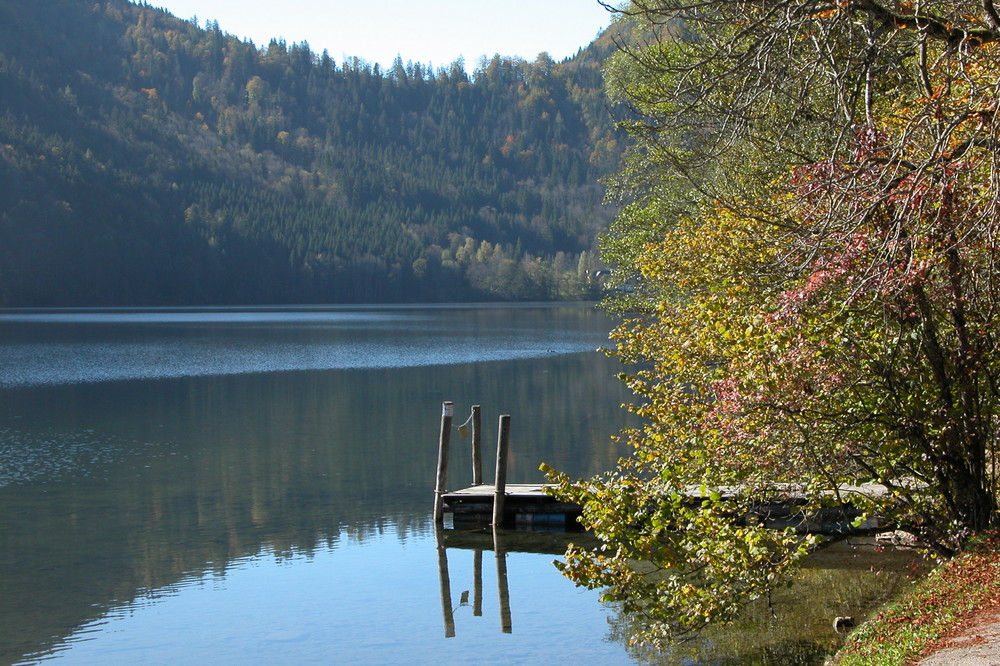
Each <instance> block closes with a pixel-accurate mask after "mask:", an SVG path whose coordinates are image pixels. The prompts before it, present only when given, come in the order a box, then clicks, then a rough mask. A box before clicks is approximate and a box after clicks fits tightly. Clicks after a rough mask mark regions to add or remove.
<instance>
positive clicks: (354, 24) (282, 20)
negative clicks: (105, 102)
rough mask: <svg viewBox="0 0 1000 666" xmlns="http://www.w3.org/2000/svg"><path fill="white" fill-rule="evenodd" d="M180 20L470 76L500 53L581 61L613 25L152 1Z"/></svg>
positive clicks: (559, 8)
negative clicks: (456, 69)
mask: <svg viewBox="0 0 1000 666" xmlns="http://www.w3.org/2000/svg"><path fill="white" fill-rule="evenodd" d="M150 4H151V5H154V6H158V7H163V8H165V9H166V10H167V11H169V12H170V13H171V14H174V15H175V16H178V17H179V18H184V19H190V18H192V17H194V16H197V17H198V20H199V23H200V24H201V25H202V26H204V25H205V22H206V21H208V20H212V19H214V20H217V21H218V22H219V27H220V28H221V29H222V30H223V32H228V33H232V34H234V35H236V36H238V37H243V38H249V39H252V40H253V42H254V44H256V45H257V46H264V45H266V44H267V43H268V42H269V41H270V40H271V38H272V37H281V38H284V39H285V41H286V42H288V43H289V44H292V43H296V42H301V41H307V42H309V46H310V48H312V50H313V51H314V52H316V53H321V52H322V51H323V49H329V51H330V55H331V56H332V57H333V58H334V60H336V61H337V62H338V63H340V62H341V61H342V60H343V59H344V56H358V57H359V58H363V59H365V60H367V61H369V62H372V63H376V62H377V63H379V64H381V65H382V66H383V67H386V66H388V65H391V64H392V61H393V59H394V58H395V57H396V55H397V54H399V55H401V56H402V57H403V61H404V62H406V61H407V60H413V61H414V62H420V63H424V64H426V63H428V62H430V63H433V65H434V66H435V67H442V66H446V65H449V64H451V63H452V62H453V61H454V60H455V59H456V58H458V57H459V56H463V57H464V58H465V61H466V66H467V68H469V69H472V68H474V67H475V65H476V62H477V61H478V59H479V57H480V56H483V55H486V56H492V55H493V54H495V53H499V54H501V55H508V56H521V57H522V58H525V59H526V60H533V59H534V58H535V56H536V55H538V53H540V52H541V51H547V52H548V53H549V55H551V56H552V57H553V58H554V59H556V60H561V59H563V58H565V57H567V56H570V55H573V54H574V53H576V51H577V49H579V48H580V47H581V46H585V45H587V44H589V43H590V41H591V40H593V38H594V37H595V36H597V33H598V32H599V31H600V30H601V29H602V28H604V27H606V26H607V25H608V23H610V20H611V15H610V14H609V13H608V12H607V10H605V9H604V8H603V7H602V6H601V5H600V4H599V3H598V2H597V0H500V1H497V0H151V1H150Z"/></svg>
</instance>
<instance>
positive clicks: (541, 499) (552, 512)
mask: <svg viewBox="0 0 1000 666" xmlns="http://www.w3.org/2000/svg"><path fill="white" fill-rule="evenodd" d="M547 485H548V484H544V483H508V484H506V486H505V488H504V491H503V495H504V502H503V509H502V511H503V523H502V524H503V525H504V526H513V527H520V528H527V529H558V530H560V531H573V530H580V529H581V527H580V524H579V523H578V522H577V521H576V519H577V518H578V517H579V516H580V513H581V510H580V506H579V505H578V504H573V503H569V502H560V501H559V500H557V499H556V498H555V497H553V496H551V495H548V494H546V492H545V487H546V486H547ZM496 491H497V489H496V486H494V485H488V484H481V485H478V486H471V487H469V488H463V489H462V490H456V491H454V492H449V493H445V494H444V496H443V497H442V500H443V502H444V510H445V512H448V513H451V514H452V521H453V523H454V524H455V525H456V526H458V525H463V526H470V527H471V526H484V525H489V524H490V523H491V522H492V520H493V501H494V498H495V496H496Z"/></svg>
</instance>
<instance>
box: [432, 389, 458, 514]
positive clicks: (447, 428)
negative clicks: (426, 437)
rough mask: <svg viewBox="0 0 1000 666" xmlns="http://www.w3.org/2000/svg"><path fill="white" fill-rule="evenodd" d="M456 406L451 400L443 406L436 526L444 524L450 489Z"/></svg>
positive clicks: (435, 486)
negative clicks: (450, 457) (449, 465)
mask: <svg viewBox="0 0 1000 666" xmlns="http://www.w3.org/2000/svg"><path fill="white" fill-rule="evenodd" d="M454 416H455V405H454V403H453V402H451V401H450V400H446V401H445V402H443V403H442V404H441V436H440V438H439V439H438V464H437V482H436V483H435V484H434V524H435V525H441V524H443V523H444V494H445V492H446V491H447V487H448V447H449V446H450V445H451V420H452V418H453V417H454Z"/></svg>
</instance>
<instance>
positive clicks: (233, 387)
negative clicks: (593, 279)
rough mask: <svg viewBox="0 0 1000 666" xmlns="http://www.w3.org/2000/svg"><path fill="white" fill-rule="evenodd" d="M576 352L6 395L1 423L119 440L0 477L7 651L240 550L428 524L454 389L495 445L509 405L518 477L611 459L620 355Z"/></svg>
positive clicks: (2, 630) (6, 655)
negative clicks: (20, 480)
mask: <svg viewBox="0 0 1000 666" xmlns="http://www.w3.org/2000/svg"><path fill="white" fill-rule="evenodd" d="M581 358H583V357H581V356H580V355H571V356H558V355H553V356H551V357H546V358H543V359H537V360H531V361H521V362H513V363H508V362H503V363H486V364H470V365H467V366H447V367H438V368H413V369H399V370H377V371H371V370H369V371H325V372H303V373H278V374H268V375H244V376H229V377H200V378H186V379H169V380H159V381H152V382H127V383H126V382H122V383H107V384H95V385H87V386H55V387H42V388H33V389H26V390H13V391H7V392H5V396H4V397H5V400H4V403H3V405H2V407H0V425H3V421H4V420H6V419H7V418H8V416H9V418H10V419H17V422H18V424H19V425H18V429H19V432H22V433H25V436H30V434H31V433H32V432H36V433H37V432H42V431H43V430H44V431H46V432H49V431H57V430H61V431H63V432H66V433H74V432H82V431H88V432H90V433H92V436H93V437H95V438H98V439H101V438H103V439H104V441H107V442H112V441H113V442H115V451H116V453H115V455H113V456H110V457H97V458H94V459H92V460H89V461H83V462H81V463H80V464H81V465H83V467H81V468H80V469H79V470H77V471H78V473H77V474H67V473H66V472H67V470H61V472H60V477H59V479H45V480H35V481H32V482H30V483H25V484H21V485H11V486H7V487H4V488H0V589H2V590H3V594H2V595H0V617H3V618H4V619H5V620H4V622H3V623H0V661H17V660H18V659H19V658H20V657H21V656H23V655H26V654H30V653H34V652H37V651H39V650H44V649H46V648H47V647H50V646H52V645H53V644H54V643H55V642H57V641H58V640H59V639H60V637H62V636H65V635H67V634H68V633H70V632H71V631H72V630H73V629H75V628H76V627H78V626H80V625H81V624H83V623H85V622H87V621H89V620H93V619H95V618H97V617H100V616H101V615H102V614H103V613H104V612H106V610H107V609H108V608H109V607H111V606H112V605H118V604H121V603H126V602H128V601H130V600H132V599H134V598H136V597H137V596H142V595H145V594H148V593H150V592H151V591H155V590H158V589H161V588H165V587H168V586H170V585H174V584H176V583H177V582H178V581H179V580H182V579H184V578H185V577H189V576H192V575H199V574H201V573H203V572H208V571H212V572H222V571H225V570H226V568H227V567H228V566H229V565H230V564H231V563H232V562H233V561H234V560H238V559H241V558H246V557H250V556H256V555H260V554H273V555H274V556H275V557H286V556H290V555H308V554H310V553H313V552H315V551H316V550H317V549H331V548H336V547H337V545H338V543H340V541H341V540H343V539H345V538H346V539H349V540H351V541H353V542H361V543H364V542H365V541H367V540H369V539H374V538H376V537H377V538H383V537H385V536H386V535H391V536H394V537H395V538H397V539H399V540H401V541H405V540H406V539H408V538H410V537H411V536H415V535H425V534H426V533H427V531H428V530H429V529H430V525H429V512H430V509H431V506H432V499H433V498H432V495H431V493H430V491H429V489H430V488H431V486H432V485H433V475H434V466H435V455H436V448H435V447H436V440H437V428H438V418H439V410H440V402H441V400H442V399H443V398H444V399H454V400H455V401H456V403H457V408H458V409H459V410H465V409H468V406H470V405H471V404H473V403H478V404H482V405H483V410H484V425H485V426H486V427H485V430H486V432H485V433H484V443H485V444H486V448H487V449H490V448H491V446H492V441H493V439H492V438H491V437H492V436H491V434H490V431H491V429H492V428H493V427H495V420H494V419H495V416H494V415H495V414H499V413H500V412H501V411H503V412H505V413H510V414H512V415H513V438H512V447H513V454H512V457H511V467H510V470H511V471H510V477H511V478H512V479H514V480H518V481H521V480H527V479H526V477H529V476H530V477H533V478H537V477H538V476H540V475H539V474H538V472H537V469H536V468H537V465H538V463H539V462H541V461H543V460H546V461H553V462H555V463H556V464H559V465H560V466H561V467H563V468H567V469H571V470H574V471H578V472H579V473H580V474H589V473H595V472H597V471H599V470H601V469H605V468H607V467H609V466H610V465H611V464H612V463H613V462H614V460H615V459H617V457H618V455H619V452H618V451H616V450H615V449H614V447H613V446H612V445H611V444H610V442H609V437H610V435H611V434H613V433H614V432H616V431H617V430H618V428H619V427H620V426H621V425H622V421H623V419H624V418H625V417H624V415H623V414H621V413H620V412H619V411H618V410H617V407H616V405H617V404H619V403H620V402H621V401H622V400H621V397H620V396H619V393H618V392H617V391H618V389H619V387H618V385H617V382H616V381H615V380H614V379H613V378H612V375H613V372H614V370H615V367H616V366H615V362H614V361H608V360H606V359H603V357H600V356H599V355H597V354H594V355H592V356H590V357H587V359H586V362H581ZM609 392H610V393H609ZM33 424H35V425H33ZM467 441H468V440H464V442H467ZM121 442H126V443H135V445H134V446H132V445H129V446H122V445H121ZM462 446H463V444H461V443H460V444H458V445H457V446H456V448H457V450H456V451H455V452H454V453H453V456H454V457H453V461H454V462H453V468H452V469H453V470H455V473H454V474H455V477H456V480H455V482H454V484H453V485H454V486H455V487H458V485H459V484H461V483H463V482H464V479H463V474H468V470H467V468H468V467H469V465H467V464H465V459H464V457H465V456H467V451H466V450H465V449H463V448H462ZM490 455H491V453H490V451H489V450H487V451H484V456H486V457H487V459H489V458H488V456H490ZM87 465H90V467H87ZM70 472H72V470H70Z"/></svg>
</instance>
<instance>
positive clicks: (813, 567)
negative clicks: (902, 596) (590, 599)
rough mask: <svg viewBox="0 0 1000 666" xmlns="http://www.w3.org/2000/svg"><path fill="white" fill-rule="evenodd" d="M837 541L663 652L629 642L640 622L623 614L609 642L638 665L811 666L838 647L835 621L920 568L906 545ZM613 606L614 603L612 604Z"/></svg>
mask: <svg viewBox="0 0 1000 666" xmlns="http://www.w3.org/2000/svg"><path fill="white" fill-rule="evenodd" d="M854 542H855V543H856V544H858V545H851V543H850V542H847V541H845V542H840V543H837V544H834V545H833V546H831V547H829V548H827V549H825V550H822V551H820V552H819V553H817V554H816V555H813V556H811V557H810V559H809V560H807V561H806V564H805V566H804V567H803V568H802V570H801V571H800V572H798V575H797V577H796V578H795V580H793V581H792V582H791V584H790V585H788V586H787V587H782V588H778V589H775V590H772V592H771V594H770V596H769V597H765V598H760V599H757V600H756V601H754V602H752V603H751V604H750V605H749V606H747V607H746V608H745V609H744V610H743V612H742V613H741V614H740V615H739V616H738V617H737V618H736V619H735V620H733V621H732V622H731V623H728V624H721V625H709V626H708V627H707V628H706V629H705V630H703V631H702V632H700V633H696V634H692V635H690V636H687V637H686V638H685V639H684V640H682V641H680V642H678V643H677V644H675V645H673V646H671V647H669V648H668V649H666V650H662V649H658V648H654V647H652V646H648V645H644V644H634V645H630V642H631V640H632V637H633V636H634V635H636V634H637V633H642V631H641V630H642V629H643V628H644V627H643V624H644V621H643V618H642V617H639V616H637V615H625V614H623V613H621V612H618V613H616V615H615V616H614V617H611V618H609V620H608V622H609V625H610V630H609V634H608V637H609V639H610V640H613V641H616V642H619V643H621V644H623V645H625V646H626V649H627V650H628V653H629V655H630V656H631V657H632V658H633V659H635V660H637V661H640V662H642V663H648V664H664V665H666V664H678V663H711V664H715V665H718V666H729V665H732V666H735V665H737V664H740V665H747V664H754V665H757V666H813V665H815V664H822V663H823V661H824V659H825V657H827V656H829V655H830V654H831V653H832V652H833V651H835V650H836V649H837V647H839V645H840V644H841V642H842V640H843V634H841V633H838V631H837V630H835V628H834V626H833V622H834V619H835V618H837V617H842V616H851V617H853V618H855V619H856V620H861V619H862V618H864V617H866V616H867V615H868V614H870V613H871V612H873V611H874V610H875V609H876V608H877V607H878V606H879V605H881V604H882V603H884V602H886V601H888V600H889V599H892V598H893V597H895V596H897V595H898V594H899V593H900V592H901V591H902V590H903V589H905V588H906V587H908V586H909V585H911V584H912V583H913V582H914V580H915V576H916V575H917V573H918V572H920V571H923V570H925V568H926V567H925V564H924V563H923V561H922V560H921V559H920V557H919V555H918V554H917V553H916V552H914V551H910V550H902V549H899V550H896V549H886V550H884V551H882V552H875V549H874V548H873V547H871V546H870V545H861V544H863V543H864V540H855V541H854ZM610 606H611V607H612V608H614V607H615V605H614V604H610Z"/></svg>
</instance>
